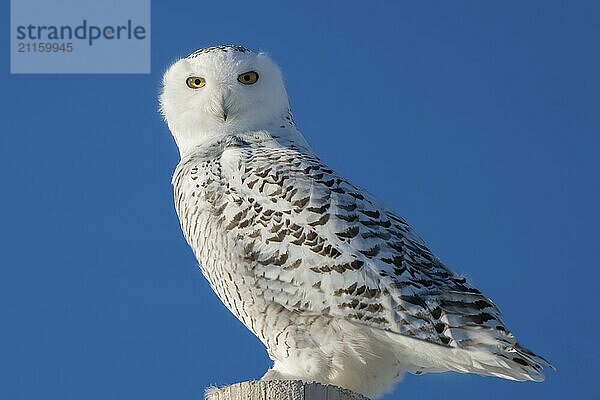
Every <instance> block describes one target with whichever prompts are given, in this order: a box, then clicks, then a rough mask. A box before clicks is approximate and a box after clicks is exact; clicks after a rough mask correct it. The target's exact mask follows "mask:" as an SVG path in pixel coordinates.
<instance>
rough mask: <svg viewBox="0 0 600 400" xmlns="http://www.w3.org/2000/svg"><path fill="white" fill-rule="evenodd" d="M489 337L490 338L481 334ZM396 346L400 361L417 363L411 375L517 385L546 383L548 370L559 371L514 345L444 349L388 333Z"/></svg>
mask: <svg viewBox="0 0 600 400" xmlns="http://www.w3.org/2000/svg"><path fill="white" fill-rule="evenodd" d="M481 333H482V334H483V336H484V337H485V336H486V334H485V333H483V332H481ZM388 336H389V337H390V338H391V339H392V340H393V341H394V343H395V344H396V346H395V349H396V353H397V357H398V358H399V359H400V360H406V359H410V358H411V357H412V358H413V359H414V361H413V362H412V364H413V365H411V366H409V368H408V370H409V371H410V372H413V373H416V374H421V373H425V372H445V371H454V372H460V373H474V374H478V375H485V376H495V377H499V378H503V379H510V380H515V381H535V382H541V381H543V380H544V374H543V372H542V370H543V368H544V367H548V368H551V369H553V370H555V368H554V366H552V364H550V363H549V362H548V361H547V360H545V359H544V358H543V357H540V356H538V355H536V354H534V353H533V352H531V351H529V350H527V349H526V348H524V347H522V346H520V345H519V344H518V343H516V342H515V343H514V344H513V345H510V346H503V345H499V344H498V342H496V343H494V344H491V343H489V338H487V339H488V341H487V343H485V342H482V343H480V344H479V345H471V346H469V347H468V348H465V347H460V346H459V345H456V344H455V345H454V346H444V345H438V344H435V343H431V342H427V341H424V340H419V339H414V338H411V337H406V336H403V335H399V334H393V333H388Z"/></svg>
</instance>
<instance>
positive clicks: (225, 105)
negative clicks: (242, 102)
mask: <svg viewBox="0 0 600 400" xmlns="http://www.w3.org/2000/svg"><path fill="white" fill-rule="evenodd" d="M230 94H231V92H230V91H229V89H228V88H224V89H223V90H222V91H221V110H222V112H223V114H222V116H223V122H227V117H228V116H229V103H230V99H229V96H230Z"/></svg>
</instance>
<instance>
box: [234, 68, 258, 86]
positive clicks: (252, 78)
mask: <svg viewBox="0 0 600 400" xmlns="http://www.w3.org/2000/svg"><path fill="white" fill-rule="evenodd" d="M257 80H258V74H257V73H256V72H254V71H248V72H244V73H243V74H240V76H238V81H239V82H241V83H243V84H244V85H253V84H255V83H256V81H257Z"/></svg>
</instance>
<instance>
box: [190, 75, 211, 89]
mask: <svg viewBox="0 0 600 400" xmlns="http://www.w3.org/2000/svg"><path fill="white" fill-rule="evenodd" d="M185 83H186V84H187V85H188V87H189V88H191V89H200V88H201V87H204V85H206V79H204V78H200V77H199V76H190V77H189V78H187V79H186V80H185Z"/></svg>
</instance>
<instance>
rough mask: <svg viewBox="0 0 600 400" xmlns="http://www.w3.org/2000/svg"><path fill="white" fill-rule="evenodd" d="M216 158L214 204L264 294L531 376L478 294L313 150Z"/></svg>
mask: <svg viewBox="0 0 600 400" xmlns="http://www.w3.org/2000/svg"><path fill="white" fill-rule="evenodd" d="M221 163H222V174H223V175H224V178H225V181H226V182H227V183H228V188H227V191H226V195H225V196H226V198H225V199H223V200H224V201H225V203H226V204H229V205H234V204H235V206H224V207H225V208H223V209H221V210H220V211H219V212H221V213H222V216H223V218H224V224H225V226H226V229H227V231H228V234H229V235H231V236H232V238H233V239H234V240H235V241H236V242H237V243H238V245H239V246H242V247H243V254H244V255H245V257H246V259H247V261H248V263H249V265H252V268H253V271H254V274H255V275H256V282H257V285H258V287H259V288H260V290H261V291H262V294H263V296H264V297H266V298H268V299H269V298H270V299H271V300H272V301H274V302H278V303H280V304H281V305H283V306H284V307H286V308H287V309H289V310H291V311H294V312H298V313H304V314H315V315H317V314H321V315H322V314H325V315H329V316H332V317H335V318H343V319H346V320H349V321H352V322H354V323H357V324H364V325H367V326H370V327H373V328H377V329H381V330H385V331H389V332H393V333H396V334H400V335H404V336H408V337H412V338H415V339H420V340H424V341H427V342H430V343H435V344H438V345H441V346H447V347H454V348H463V349H470V348H473V349H476V350H482V348H487V349H489V350H490V351H494V352H495V353H498V354H501V355H502V357H506V358H508V357H510V358H512V359H513V360H512V361H513V363H514V362H516V363H518V364H523V365H524V366H527V368H528V369H531V370H532V371H533V372H531V375H536V374H539V371H540V370H541V367H540V365H539V362H540V359H538V358H537V357H536V356H535V355H533V354H531V353H530V352H528V351H526V350H524V349H522V350H521V348H520V347H519V346H518V344H517V342H516V341H515V339H514V337H513V336H512V334H511V333H510V332H509V331H508V329H507V328H506V327H505V326H504V324H503V323H502V321H501V320H500V311H499V310H498V308H497V307H496V306H495V305H494V304H493V303H492V302H491V301H490V300H489V299H488V298H487V297H485V296H484V295H483V294H481V292H480V291H479V290H477V289H475V288H474V287H473V286H471V285H470V284H469V282H468V281H467V280H466V279H465V278H464V277H460V276H457V275H456V274H454V273H453V272H452V271H450V270H449V269H448V268H447V267H446V266H445V265H444V264H443V263H442V262H441V261H440V260H439V259H437V258H436V257H434V256H433V254H432V253H431V251H430V250H429V249H428V248H427V246H426V245H425V243H424V242H423V241H422V240H421V239H420V238H419V237H418V236H417V234H415V232H414V231H413V230H412V228H411V227H410V226H409V225H408V224H407V223H406V221H405V220H404V219H402V218H401V217H399V216H397V215H395V214H394V213H393V212H391V211H390V210H388V209H387V208H386V207H385V206H383V205H382V204H381V203H380V202H378V201H377V200H376V199H375V198H373V197H372V196H370V195H369V194H367V193H365V191H363V190H361V189H359V188H358V187H356V186H354V185H353V184H351V183H350V182H349V181H347V180H346V179H344V178H342V177H340V176H339V175H337V174H336V173H334V172H333V171H332V170H331V169H329V168H328V167H327V166H325V165H324V164H323V163H322V162H321V161H320V160H319V159H318V158H317V157H316V156H313V155H309V154H306V153H303V152H301V151H298V150H296V149H294V148H293V147H292V148H288V147H278V146H271V147H270V146H254V145H250V144H244V143H234V144H230V145H229V147H228V148H227V149H226V150H225V151H224V153H223V156H222V160H221ZM500 347H501V348H503V349H505V351H502V352H500V351H498V348H500ZM513 349H517V350H515V351H513ZM530 379H532V378H530Z"/></svg>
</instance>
